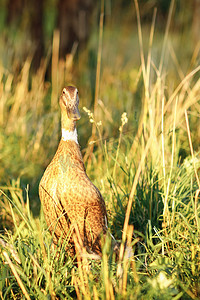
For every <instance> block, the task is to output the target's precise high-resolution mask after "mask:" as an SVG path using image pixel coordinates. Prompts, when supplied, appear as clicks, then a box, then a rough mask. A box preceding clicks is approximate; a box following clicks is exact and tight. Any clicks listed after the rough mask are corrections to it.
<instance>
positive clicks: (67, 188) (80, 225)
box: [39, 86, 107, 256]
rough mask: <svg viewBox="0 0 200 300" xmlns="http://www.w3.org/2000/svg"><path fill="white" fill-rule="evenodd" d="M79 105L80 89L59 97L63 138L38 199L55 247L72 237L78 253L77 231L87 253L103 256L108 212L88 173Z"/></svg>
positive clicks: (70, 243)
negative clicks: (78, 124)
mask: <svg viewBox="0 0 200 300" xmlns="http://www.w3.org/2000/svg"><path fill="white" fill-rule="evenodd" d="M78 105H79V96H78V90H77V88H76V87H73V86H67V87H65V88H64V89H63V90H62V93H61V96H60V98H59V106H60V110H61V131H62V135H61V139H60V142H59V145H58V148H57V151H56V153H55V155H54V157H53V159H52V160H51V162H50V164H49V165H48V166H47V168H46V170H45V172H44V174H43V176H42V178H41V181H40V184H39V197H40V201H41V203H42V207H43V211H44V216H45V220H46V223H47V226H48V229H49V231H50V233H51V234H52V235H53V243H54V244H56V245H57V244H58V243H59V241H60V240H62V241H63V240H64V239H66V238H68V237H69V238H68V249H67V250H68V251H69V252H70V253H75V252H76V249H75V245H74V239H73V237H72V236H73V234H77V229H78V235H79V240H80V239H81V244H82V245H83V246H84V247H85V249H86V250H87V252H88V253H94V254H97V255H99V256H101V253H102V236H104V237H105V235H106V232H107V211H106V205H105V201H104V199H103V197H102V195H101V193H100V191H99V189H98V188H97V187H96V186H95V185H94V184H93V183H92V182H91V180H90V179H89V177H88V175H87V174H86V169H85V166H84V163H83V158H82V154H81V150H80V146H79V143H78V136H77V128H76V122H77V121H78V120H79V119H80V117H81V116H80V112H79V109H78ZM72 233H73V234H72ZM70 234H71V235H70ZM79 248H80V247H79Z"/></svg>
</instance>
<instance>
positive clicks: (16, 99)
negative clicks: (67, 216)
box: [0, 14, 200, 299]
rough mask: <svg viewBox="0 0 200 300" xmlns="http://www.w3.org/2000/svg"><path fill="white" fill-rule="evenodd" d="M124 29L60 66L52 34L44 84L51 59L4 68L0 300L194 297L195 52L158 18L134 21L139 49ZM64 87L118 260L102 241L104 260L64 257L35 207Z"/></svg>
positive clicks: (199, 249) (0, 82) (199, 84)
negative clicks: (69, 90) (72, 94)
mask: <svg viewBox="0 0 200 300" xmlns="http://www.w3.org/2000/svg"><path fill="white" fill-rule="evenodd" d="M138 17H139V14H138ZM169 19H170V14H169ZM119 27H120V26H119ZM154 27H155V28H154ZM127 28H129V27H126V26H124V27H122V28H117V27H116V28H115V27H114V26H113V24H112V23H111V24H108V25H107V27H105V32H104V37H103V47H102V49H101V48H99V49H98V50H97V47H96V46H94V45H96V44H97V40H98V37H97V34H93V35H92V37H91V39H90V41H89V43H88V48H87V50H85V51H83V52H82V53H80V54H79V57H78V59H77V61H74V60H73V57H68V60H67V61H66V62H62V61H58V60H57V54H56V53H57V50H58V47H59V43H58V40H57V38H56V34H54V48H53V49H52V69H51V74H52V75H51V82H47V81H46V80H45V73H46V71H47V66H46V64H45V63H47V61H46V62H44V64H43V65H42V66H41V68H40V69H39V70H38V73H37V74H35V75H34V74H31V71H30V63H31V60H30V58H27V59H26V61H25V62H24V64H23V67H22V68H21V69H20V71H18V72H17V71H16V69H15V67H14V66H13V67H12V66H11V65H10V68H5V66H4V67H3V65H0V76H1V77H0V91H1V92H2V97H1V100H0V106H1V109H0V114H1V116H0V117H1V118H0V122H1V127H0V161H1V164H0V175H1V186H0V230H1V232H0V298H1V299H74V298H78V299H198V298H199V297H200V288H199V287H200V282H199V281H200V279H199V272H200V246H199V237H200V236H199V232H200V206H199V197H200V196H199V193H200V185H199V179H198V176H199V169H200V159H199V152H198V151H199V141H200V131H199V126H198V124H199V104H200V103H199V101H200V99H199V89H200V80H199V71H200V67H199V61H198V55H197V56H196V60H194V56H192V48H191V49H190V48H189V45H188V44H187V46H186V47H185V48H186V49H184V51H183V53H181V57H179V55H178V54H179V48H178V47H177V48H176V42H177V41H178V40H179V36H178V35H176V34H175V33H173V34H171V33H170V30H168V29H167V30H166V33H165V38H163V33H162V32H156V26H154V23H153V25H152V27H151V30H150V27H149V26H145V28H143V35H140V29H141V28H140V25H139V27H138V28H139V41H140V47H138V46H136V33H135V32H134V29H133V31H131V32H129V30H128V31H127V30H126V29H127ZM100 30H102V28H100ZM154 30H155V37H153V35H154V34H153V33H154ZM150 32H151V34H150ZM124 33H126V35H125V38H124V39H123V40H121V36H122V34H124ZM133 33H134V34H133ZM131 34H133V37H131ZM111 36H112V37H113V36H114V37H116V38H115V40H114V42H113V39H111ZM149 36H150V42H149ZM187 37H188V36H187ZM142 38H143V40H142ZM144 41H145V42H144ZM161 41H162V42H161ZM151 42H152V46H151ZM154 43H155V44H154ZM177 44H178V42H177ZM172 45H173V46H172ZM17 46H18V47H19V45H17ZM173 47H175V49H173ZM162 49H163V50H162ZM17 50H19V48H17ZM126 50H127V51H126ZM162 51H163V52H162ZM176 51H177V52H176ZM134 53H137V54H134ZM162 53H165V55H164V56H163V59H162ZM189 56H190V57H191V61H190V59H188V60H186V57H189ZM97 57H101V61H102V63H101V70H100V71H101V72H100V73H99V74H100V75H101V76H100V81H99V82H97V80H96V83H95V74H96V61H97ZM192 57H193V58H192ZM110 58H111V59H110ZM139 58H140V59H141V63H139ZM143 58H144V59H143ZM70 59H72V61H71V62H70ZM182 59H183V60H182ZM47 60H48V58H47ZM2 61H3V60H2ZM8 62H9V57H8V56H7V59H6V64H7V63H8ZM187 65H189V66H190V68H189V69H187ZM99 66H100V65H99ZM97 69H98V68H97ZM97 73H98V72H97ZM97 75H98V74H97ZM57 76H58V77H57ZM97 79H98V76H97ZM70 83H75V84H76V85H77V87H78V88H79V94H80V111H81V115H82V118H81V120H80V121H79V122H78V124H77V126H78V134H79V141H80V144H81V148H82V153H83V156H84V160H85V165H86V168H87V173H88V175H89V177H90V178H91V179H92V181H93V182H94V184H95V185H96V186H98V188H99V189H100V191H101V193H102V195H103V197H104V199H105V202H106V207H107V211H108V217H109V224H108V226H109V231H110V232H111V233H112V234H113V235H114V236H115V237H116V239H118V240H119V241H122V242H121V249H120V255H119V259H118V260H116V258H115V254H114V253H113V250H112V247H111V240H110V237H109V236H108V238H107V239H106V242H105V245H104V247H103V255H102V260H101V261H95V260H92V259H91V258H89V257H87V256H86V257H84V258H83V259H81V258H80V257H79V256H78V257H77V258H76V260H75V259H74V258H71V257H70V256H69V255H68V253H66V252H65V245H64V244H61V243H60V244H59V245H58V246H57V247H54V246H53V243H52V237H51V236H50V234H49V232H48V228H47V226H46V223H45V220H44V216H43V212H42V209H41V211H40V206H39V199H38V191H37V188H38V183H39V180H40V178H41V175H42V173H43V171H44V169H45V167H46V166H47V164H48V163H49V161H50V160H51V158H52V156H53V154H54V153H55V150H56V148H57V144H58V141H59V136H60V116H59V109H58V103H57V97H58V95H59V93H60V91H61V89H62V87H63V85H64V84H70ZM98 84H99V91H98V93H96V94H95V86H97V85H98ZM95 95H96V97H97V98H96V99H97V100H99V99H100V101H97V102H96V105H95V100H94V97H95ZM94 105H95V111H93V106H94ZM83 107H86V108H87V109H86V110H84V109H83ZM88 109H90V110H88ZM91 112H93V114H91ZM124 112H127V117H128V120H126V119H125V115H124V114H123V113H124ZM122 116H123V117H122ZM89 120H91V121H90V122H89ZM100 121H101V122H100ZM126 121H128V122H126ZM92 127H93V133H94V132H95V135H93V137H92V140H93V142H92V141H91V139H90V137H91V135H92ZM119 129H120V130H119ZM88 140H89V142H90V143H89V142H88ZM30 207H31V209H30ZM125 243H127V244H128V246H129V247H132V250H133V253H134V255H133V256H132V257H131V258H127V253H126V251H125V248H124V244H125Z"/></svg>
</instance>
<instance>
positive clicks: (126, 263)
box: [122, 225, 134, 296]
mask: <svg viewBox="0 0 200 300" xmlns="http://www.w3.org/2000/svg"><path fill="white" fill-rule="evenodd" d="M133 229H134V227H133V225H129V226H128V229H127V248H129V249H130V248H131V240H132V236H133ZM129 261H130V257H129V256H128V253H126V251H125V255H124V261H123V277H122V295H123V296H125V295H126V287H127V278H128V267H129Z"/></svg>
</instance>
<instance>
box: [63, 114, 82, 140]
mask: <svg viewBox="0 0 200 300" xmlns="http://www.w3.org/2000/svg"><path fill="white" fill-rule="evenodd" d="M61 126H62V140H63V141H65V142H66V141H74V142H76V143H77V144H78V136H77V130H76V122H75V121H73V120H70V119H69V118H68V117H67V115H63V114H62V116H61Z"/></svg>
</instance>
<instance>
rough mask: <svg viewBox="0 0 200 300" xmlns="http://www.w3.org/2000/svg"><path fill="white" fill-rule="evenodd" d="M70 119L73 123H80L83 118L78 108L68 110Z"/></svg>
mask: <svg viewBox="0 0 200 300" xmlns="http://www.w3.org/2000/svg"><path fill="white" fill-rule="evenodd" d="M67 115H68V118H69V119H71V120H73V121H78V120H79V119H80V118H81V115H80V112H79V110H78V107H76V106H73V107H71V108H70V109H68V110H67Z"/></svg>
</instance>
